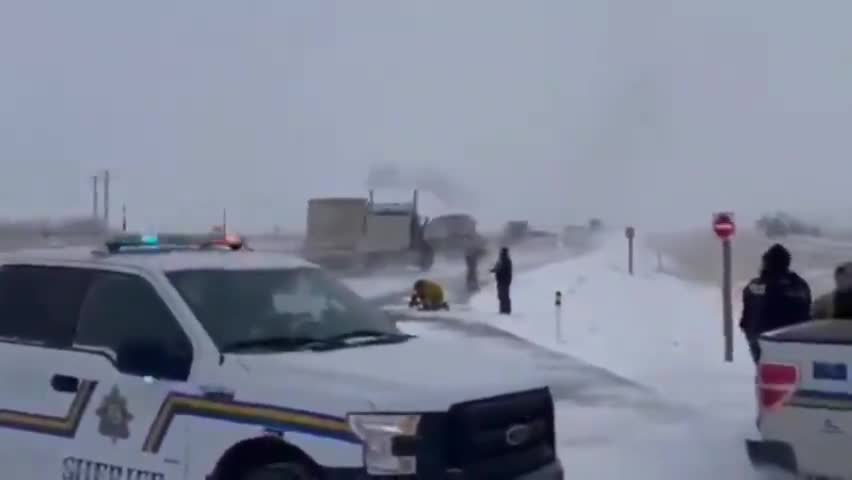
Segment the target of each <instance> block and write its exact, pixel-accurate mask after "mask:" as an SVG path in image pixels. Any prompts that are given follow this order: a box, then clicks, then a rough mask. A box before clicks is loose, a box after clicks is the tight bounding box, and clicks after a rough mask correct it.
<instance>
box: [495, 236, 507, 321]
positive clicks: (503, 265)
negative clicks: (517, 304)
mask: <svg viewBox="0 0 852 480" xmlns="http://www.w3.org/2000/svg"><path fill="white" fill-rule="evenodd" d="M491 273H493V274H494V280H495V281H496V282H497V301H498V302H499V303H500V313H501V314H503V315H509V314H511V313H512V298H511V297H510V295H509V288H510V287H511V285H512V259H511V257H509V249H508V248H506V247H503V248H501V249H500V257H498V259H497V263H496V264H495V265H494V268H492V269H491Z"/></svg>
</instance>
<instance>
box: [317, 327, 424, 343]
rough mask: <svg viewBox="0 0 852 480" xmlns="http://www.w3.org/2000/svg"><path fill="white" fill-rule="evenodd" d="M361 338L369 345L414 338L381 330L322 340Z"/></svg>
mask: <svg viewBox="0 0 852 480" xmlns="http://www.w3.org/2000/svg"><path fill="white" fill-rule="evenodd" d="M362 338H363V339H365V340H367V341H368V342H369V343H376V342H382V343H384V342H404V341H406V340H408V339H410V338H414V335H409V334H407V333H397V332H385V331H382V330H352V331H351V332H345V333H341V334H338V335H332V336H331V337H327V338H324V339H323V340H328V341H331V342H345V341H346V340H354V339H362Z"/></svg>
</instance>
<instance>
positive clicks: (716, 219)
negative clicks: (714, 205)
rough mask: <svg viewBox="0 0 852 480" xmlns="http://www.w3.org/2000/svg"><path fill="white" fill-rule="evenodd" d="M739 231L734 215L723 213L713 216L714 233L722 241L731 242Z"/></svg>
mask: <svg viewBox="0 0 852 480" xmlns="http://www.w3.org/2000/svg"><path fill="white" fill-rule="evenodd" d="M736 231H737V225H736V223H734V214H733V213H730V212H721V213H716V214H714V215H713V232H715V233H716V236H717V237H719V239H720V240H730V239H731V238H733V236H734V234H735V233H736Z"/></svg>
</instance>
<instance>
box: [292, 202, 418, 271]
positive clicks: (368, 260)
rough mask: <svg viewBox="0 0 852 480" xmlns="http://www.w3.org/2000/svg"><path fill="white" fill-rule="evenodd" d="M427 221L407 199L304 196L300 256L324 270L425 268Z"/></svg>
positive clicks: (415, 204) (414, 204) (415, 205)
mask: <svg viewBox="0 0 852 480" xmlns="http://www.w3.org/2000/svg"><path fill="white" fill-rule="evenodd" d="M428 222H429V219H428V218H425V217H422V216H421V215H420V214H419V213H418V210H417V191H416V190H415V191H414V192H413V194H412V200H411V201H410V202H376V201H375V200H374V195H373V192H372V191H370V195H369V197H368V198H361V197H325V198H312V199H310V200H308V214H307V235H306V237H305V243H304V246H303V256H304V257H305V258H306V259H307V260H309V261H311V262H313V263H317V264H319V265H322V266H324V267H326V268H332V269H341V270H353V269H356V270H359V269H367V270H371V269H376V268H380V267H383V266H390V265H413V266H417V267H419V268H420V269H421V270H423V271H428V270H429V269H430V268H431V267H432V264H433V262H434V250H433V248H432V246H431V245H430V244H429V243H428V242H427V241H426V240H425V239H424V236H423V232H424V229H425V227H426V225H427V223H428Z"/></svg>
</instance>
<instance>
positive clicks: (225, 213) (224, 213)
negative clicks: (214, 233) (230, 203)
mask: <svg viewBox="0 0 852 480" xmlns="http://www.w3.org/2000/svg"><path fill="white" fill-rule="evenodd" d="M227 233H228V209H227V208H223V209H222V235H225V234H227Z"/></svg>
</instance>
